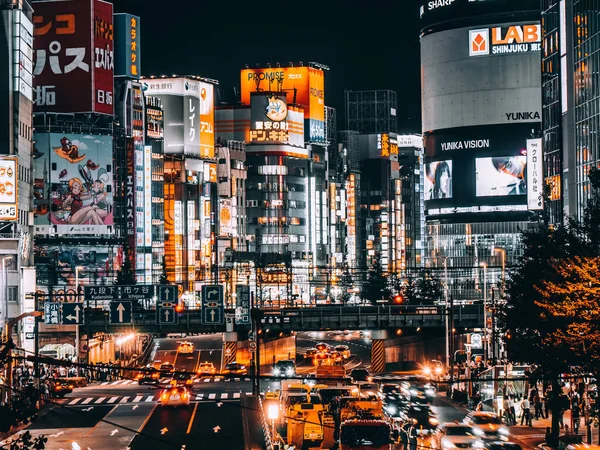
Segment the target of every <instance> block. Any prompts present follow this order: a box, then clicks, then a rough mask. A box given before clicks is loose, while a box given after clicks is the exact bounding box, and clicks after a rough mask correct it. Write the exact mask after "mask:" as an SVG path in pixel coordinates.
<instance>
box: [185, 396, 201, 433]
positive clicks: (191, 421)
mask: <svg viewBox="0 0 600 450" xmlns="http://www.w3.org/2000/svg"><path fill="white" fill-rule="evenodd" d="M197 409H198V403H196V406H194V412H192V417H191V418H190V423H189V425H188V427H187V431H186V432H185V434H190V431H192V424H193V423H194V418H195V417H196V410H197Z"/></svg>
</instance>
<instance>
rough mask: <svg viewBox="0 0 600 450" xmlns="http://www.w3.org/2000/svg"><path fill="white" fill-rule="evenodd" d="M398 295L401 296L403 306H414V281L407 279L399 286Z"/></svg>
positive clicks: (415, 288)
mask: <svg viewBox="0 0 600 450" xmlns="http://www.w3.org/2000/svg"><path fill="white" fill-rule="evenodd" d="M400 295H402V298H403V299H404V300H403V303H404V304H405V305H414V304H416V303H417V302H418V299H417V287H416V284H415V281H414V280H412V279H410V278H407V279H406V281H404V282H403V283H402V286H400Z"/></svg>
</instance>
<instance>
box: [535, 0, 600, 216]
mask: <svg viewBox="0 0 600 450" xmlns="http://www.w3.org/2000/svg"><path fill="white" fill-rule="evenodd" d="M599 14H600V4H598V2H585V1H581V0H543V1H542V46H543V58H542V72H543V78H542V80H543V97H542V102H543V123H542V125H543V152H544V170H545V181H546V184H548V185H549V186H550V188H551V189H550V212H551V220H552V222H554V223H561V222H562V221H563V220H564V218H565V217H567V216H576V217H579V218H580V217H581V215H582V213H583V209H584V208H585V204H586V201H587V200H588V199H589V197H590V196H591V194H592V192H591V187H590V182H589V180H588V177H587V174H588V172H589V170H590V168H592V167H598V164H599V163H600V154H599V151H598V147H597V135H598V133H599V132H600V123H598V120H597V117H596V114H595V113H594V111H595V109H596V106H598V105H599V104H600V93H599V92H598V89H597V87H596V84H597V80H596V77H597V75H596V72H597V71H596V70H595V67H597V65H598V64H599V63H600V56H599V55H598V54H597V52H596V51H594V49H596V48H597V44H596V39H597V35H598V31H599V29H598V20H597V17H598V15H599Z"/></svg>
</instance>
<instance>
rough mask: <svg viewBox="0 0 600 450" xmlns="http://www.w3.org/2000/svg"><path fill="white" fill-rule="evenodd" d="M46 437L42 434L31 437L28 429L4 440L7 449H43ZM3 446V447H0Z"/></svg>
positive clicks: (46, 440)
mask: <svg viewBox="0 0 600 450" xmlns="http://www.w3.org/2000/svg"><path fill="white" fill-rule="evenodd" d="M46 442H48V438H47V437H45V436H44V435H41V436H38V437H35V438H34V437H33V436H31V433H30V432H29V431H25V432H24V433H21V434H19V435H18V436H16V437H15V438H11V439H10V440H7V441H6V442H5V444H6V445H8V449H9V450H43V449H45V448H46ZM2 448H4V447H2Z"/></svg>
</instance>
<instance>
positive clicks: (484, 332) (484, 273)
mask: <svg viewBox="0 0 600 450" xmlns="http://www.w3.org/2000/svg"><path fill="white" fill-rule="evenodd" d="M479 265H480V266H481V267H483V360H484V361H486V362H487V268H488V265H487V263H484V262H482V263H479Z"/></svg>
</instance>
